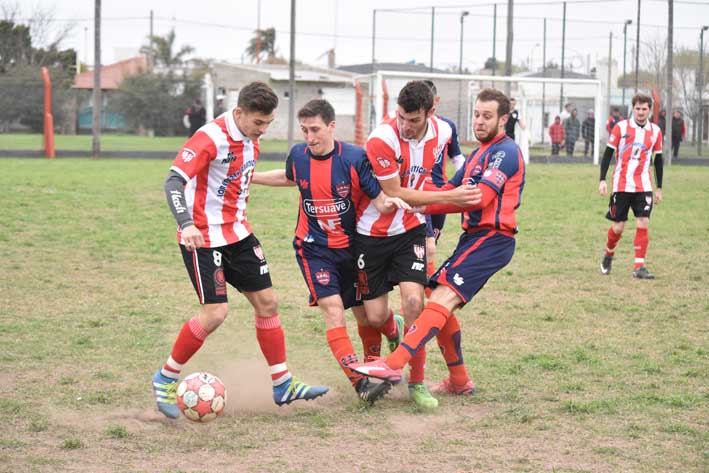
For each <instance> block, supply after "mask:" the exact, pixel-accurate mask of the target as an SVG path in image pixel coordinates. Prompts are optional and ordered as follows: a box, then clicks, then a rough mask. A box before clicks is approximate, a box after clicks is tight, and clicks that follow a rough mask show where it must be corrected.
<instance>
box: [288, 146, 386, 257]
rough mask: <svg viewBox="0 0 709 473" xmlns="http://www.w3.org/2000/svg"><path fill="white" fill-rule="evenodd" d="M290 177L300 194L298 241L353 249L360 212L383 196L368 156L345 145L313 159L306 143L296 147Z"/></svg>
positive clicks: (290, 159)
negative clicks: (371, 201) (358, 211)
mask: <svg viewBox="0 0 709 473" xmlns="http://www.w3.org/2000/svg"><path fill="white" fill-rule="evenodd" d="M286 177H287V178H288V179H289V180H291V181H293V182H295V183H296V185H297V186H298V189H299V190H300V208H299V209H298V223H297V225H296V228H295V237H296V239H299V240H302V241H303V242H306V243H311V244H316V245H321V246H326V247H328V248H349V247H350V245H351V243H352V237H353V235H354V233H355V224H356V220H357V217H358V215H357V209H359V208H360V207H362V204H363V203H364V204H367V203H368V202H369V200H370V199H374V198H376V197H377V196H378V195H379V193H380V192H381V188H380V187H379V182H377V179H376V178H375V177H374V174H373V172H372V168H371V165H370V164H369V160H368V159H367V154H366V152H365V151H364V150H363V149H362V148H359V147H357V146H353V145H351V144H348V143H343V142H341V141H336V142H335V149H334V150H333V151H332V152H331V153H330V154H328V155H326V156H315V155H313V154H312V153H311V152H310V149H309V148H308V146H307V145H306V144H305V143H301V144H297V145H295V146H293V148H291V150H290V153H289V154H288V159H287V160H286ZM364 207H366V205H364Z"/></svg>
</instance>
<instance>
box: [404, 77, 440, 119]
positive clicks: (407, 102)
mask: <svg viewBox="0 0 709 473" xmlns="http://www.w3.org/2000/svg"><path fill="white" fill-rule="evenodd" d="M396 103H397V104H398V105H399V106H400V107H401V108H403V109H404V112H406V113H412V112H416V111H418V110H421V109H423V111H424V112H426V113H428V112H429V111H430V110H431V109H432V108H433V91H432V90H431V87H429V86H428V85H427V84H426V83H425V82H424V81H422V80H412V81H410V82H407V83H406V85H405V86H404V88H403V89H401V92H399V97H398V98H397V99H396Z"/></svg>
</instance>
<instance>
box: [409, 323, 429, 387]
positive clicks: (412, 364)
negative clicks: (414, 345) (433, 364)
mask: <svg viewBox="0 0 709 473" xmlns="http://www.w3.org/2000/svg"><path fill="white" fill-rule="evenodd" d="M409 328H411V327H404V333H407V332H408V331H409ZM425 371H426V345H423V346H422V347H421V349H420V350H418V351H416V353H415V354H414V356H412V357H411V359H410V360H409V384H414V383H423V379H424V375H425Z"/></svg>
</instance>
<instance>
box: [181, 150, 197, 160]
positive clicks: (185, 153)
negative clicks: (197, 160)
mask: <svg viewBox="0 0 709 473" xmlns="http://www.w3.org/2000/svg"><path fill="white" fill-rule="evenodd" d="M180 156H181V157H182V161H183V162H185V163H189V162H190V161H192V160H193V159H194V157H195V156H197V153H195V152H194V151H192V150H191V149H189V148H182V153H180Z"/></svg>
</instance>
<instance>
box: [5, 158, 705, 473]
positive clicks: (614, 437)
mask: <svg viewBox="0 0 709 473" xmlns="http://www.w3.org/2000/svg"><path fill="white" fill-rule="evenodd" d="M0 162H1V163H2V164H1V166H2V173H0V185H2V188H3V190H4V197H3V200H2V207H3V210H2V218H1V219H0V244H1V245H0V257H2V261H4V264H3V266H4V267H3V270H2V273H1V276H0V340H2V344H1V345H0V346H1V348H0V370H1V372H2V382H1V383H0V422H1V423H2V425H3V429H1V430H0V465H2V467H0V470H2V471H17V472H56V471H82V472H114V471H115V472H119V471H120V472H127V471H129V472H144V471H149V472H176V471H181V472H207V471H219V472H231V471H235V472H241V471H248V472H261V471H267V472H283V471H314V470H318V471H336V470H339V471H343V472H345V471H347V472H349V471H365V472H366V471H369V472H380V471H387V472H419V471H420V472H423V471H451V472H460V471H475V472H488V471H499V472H511V471H524V472H540V471H546V472H668V471H672V472H701V471H707V469H709V434H708V433H707V432H708V431H709V428H708V427H709V425H708V424H709V409H708V406H709V382H708V381H709V379H708V378H709V376H708V375H709V373H708V370H707V366H708V364H707V361H708V359H709V334H708V329H709V323H708V319H707V314H709V295H708V292H707V285H708V284H709V276H707V274H706V268H707V267H708V266H709V238H708V237H709V223H708V220H707V218H706V215H707V214H708V213H709V186H708V185H707V182H709V169H705V168H689V167H684V168H680V167H671V168H669V169H667V170H666V175H665V182H666V184H665V192H664V196H665V202H664V203H663V204H661V205H660V206H659V207H657V208H656V209H655V212H654V213H653V219H652V224H651V229H650V235H651V241H650V250H649V254H648V266H649V268H650V269H651V270H652V271H653V272H655V273H656V276H657V279H656V280H654V281H636V280H633V279H632V278H631V276H630V271H631V268H632V260H633V255H632V240H633V232H632V231H629V232H627V233H626V235H625V236H624V237H623V239H622V240H621V241H620V246H619V250H618V252H617V258H616V261H615V264H614V268H613V273H612V274H611V275H610V276H608V277H606V276H601V275H600V274H599V272H598V266H599V262H600V258H601V250H602V248H603V245H604V243H605V240H604V239H605V234H606V231H607V228H608V223H607V222H606V221H605V219H604V218H603V214H604V211H605V206H606V200H605V199H603V198H600V197H599V196H598V195H597V193H596V181H597V169H596V168H593V167H591V166H584V165H577V166H556V167H555V166H549V165H536V166H531V167H529V168H528V171H527V186H526V188H525V193H524V198H523V203H522V207H521V208H520V209H519V214H518V215H519V224H520V228H521V233H520V234H519V235H518V240H517V242H518V243H517V252H516V254H515V257H514V259H513V261H512V263H511V264H510V265H509V266H508V267H507V268H505V269H504V270H503V271H502V272H500V273H499V274H497V275H496V276H495V277H493V278H492V279H491V281H490V282H489V283H488V285H487V286H486V287H485V289H483V291H482V292H481V294H480V295H479V297H477V298H476V300H474V301H473V302H472V303H471V304H470V305H469V306H467V307H466V308H464V309H463V310H462V311H461V312H460V314H459V319H460V320H461V325H462V330H463V347H464V354H465V357H466V360H467V363H468V365H469V368H470V370H471V371H472V374H473V377H474V379H475V381H476V384H477V386H478V391H477V393H476V394H475V395H474V396H472V397H469V398H454V397H445V398H442V399H441V405H440V407H439V409H438V410H437V411H435V412H433V413H428V412H419V411H417V410H416V409H415V408H413V407H412V405H411V403H410V402H409V401H408V400H407V399H406V396H405V394H404V390H403V389H402V388H396V390H395V391H393V393H392V394H391V395H390V396H389V397H388V398H387V399H386V400H384V401H382V402H381V403H379V404H377V405H376V406H374V407H373V408H364V407H362V406H361V405H360V404H358V401H357V399H356V398H355V395H354V392H353V391H352V390H351V388H350V387H349V385H348V384H347V382H346V380H345V379H344V377H343V376H342V374H341V371H340V370H339V369H338V367H337V366H336V364H335V362H334V360H333V359H332V356H331V354H330V352H329V350H328V348H327V344H326V342H325V334H324V328H323V323H322V322H321V320H320V318H319V315H318V313H317V312H316V310H314V309H312V308H308V307H307V304H306V300H307V293H306V289H305V286H304V284H303V282H302V280H301V277H300V274H299V271H298V268H297V265H296V262H295V259H294V257H293V254H292V253H293V252H292V248H291V243H290V241H291V236H292V231H293V228H294V222H295V211H296V205H297V204H296V202H297V197H296V195H295V193H294V189H267V188H254V189H253V190H252V194H251V197H250V202H249V208H250V211H249V214H250V218H249V220H250V221H251V222H252V226H253V227H254V230H255V232H256V234H257V236H258V237H259V238H260V240H261V242H262V243H263V246H264V248H265V250H266V255H267V257H268V258H269V263H270V266H271V272H272V276H273V280H274V285H275V288H276V290H277V292H278V294H279V298H280V313H281V318H282V321H283V325H284V328H285V331H286V338H287V343H288V349H289V367H290V368H291V369H292V370H293V372H294V373H296V375H298V376H299V377H301V378H303V379H304V380H306V381H308V382H317V383H323V384H328V385H329V386H330V387H331V392H330V393H329V394H328V395H327V396H325V397H324V398H322V399H320V400H317V401H315V402H309V403H302V404H293V405H292V406H290V407H285V408H277V407H275V405H273V403H272V401H271V400H270V386H269V384H270V383H269V378H268V373H267V369H266V365H265V362H264V361H263V359H262V357H261V355H260V353H259V351H258V346H257V344H256V340H255V333H254V328H253V318H252V315H251V312H250V310H249V307H248V305H247V304H246V302H245V301H244V299H243V298H242V297H240V296H239V295H238V294H237V293H236V291H232V292H230V297H231V302H232V303H231V306H230V307H231V308H230V316H229V319H228V320H227V322H226V323H225V325H224V326H222V327H221V328H220V329H219V330H218V331H217V332H215V333H214V334H213V335H212V336H210V338H209V339H208V340H207V343H206V344H205V346H204V347H203V349H202V350H201V351H200V352H199V353H198V354H197V355H196V356H195V357H194V358H193V359H192V360H191V361H190V362H189V364H188V366H187V367H186V368H185V371H184V373H190V372H192V371H197V370H208V371H211V372H214V373H215V374H218V375H219V376H220V377H222V379H224V381H225V383H226V385H227V388H228V390H229V400H228V405H227V413H226V415H225V416H224V417H222V418H220V419H218V420H217V421H216V422H213V423H211V424H207V425H195V424H191V423H189V422H188V421H186V420H185V419H184V418H182V419H179V420H178V421H168V420H166V419H164V418H163V417H161V415H159V414H158V413H157V412H156V410H155V408H154V400H153V397H152V394H151V392H150V384H149V381H150V377H151V376H152V374H153V373H154V372H155V370H156V369H157V367H158V366H159V365H160V364H161V363H162V362H163V361H164V359H165V357H166V356H167V354H168V351H169V349H170V347H171V344H172V342H173V340H174V337H175V335H176V334H177V331H178V330H179V329H180V326H181V324H182V323H183V321H184V320H185V319H187V318H189V317H191V316H192V315H194V314H195V313H196V311H197V309H198V305H197V301H196V297H195V296H194V293H193V291H192V288H191V285H190V284H189V281H188V278H187V277H186V272H185V270H184V268H183V265H182V261H181V257H180V254H179V251H178V250H177V246H176V244H175V241H174V223H172V217H171V215H170V213H169V211H168V209H167V206H166V204H165V202H164V195H163V191H162V182H163V179H164V176H165V174H166V170H167V167H168V162H166V161H139V160H120V161H115V160H111V161H109V160H97V161H92V160H86V159H83V160H81V159H56V160H53V161H44V160H27V159H26V160H20V159H3V160H2V161H0ZM275 166H278V164H276V163H260V164H259V167H260V168H261V169H268V168H269V167H275ZM455 221H456V219H455V218H454V217H449V220H448V225H447V227H446V231H445V232H444V235H443V237H442V241H441V243H440V246H439V253H440V254H441V255H445V254H448V253H449V252H450V251H451V250H452V248H453V246H454V244H455V240H456V238H457V234H458V228H457V225H456V224H455ZM629 228H630V229H631V230H632V229H633V228H634V225H629ZM350 320H351V319H350ZM350 334H351V336H352V338H353V340H354V341H355V342H356V343H355V345H356V346H357V347H358V348H359V346H360V345H359V344H358V342H357V340H358V339H357V336H356V330H355V329H354V323H353V322H350ZM445 373H446V368H445V365H444V363H443V361H442V357H441V356H440V354H439V353H438V350H437V349H436V347H435V345H434V344H431V345H429V361H428V366H427V378H428V379H429V380H431V381H433V380H438V379H440V378H442V377H444V376H445Z"/></svg>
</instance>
